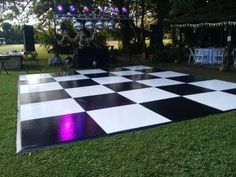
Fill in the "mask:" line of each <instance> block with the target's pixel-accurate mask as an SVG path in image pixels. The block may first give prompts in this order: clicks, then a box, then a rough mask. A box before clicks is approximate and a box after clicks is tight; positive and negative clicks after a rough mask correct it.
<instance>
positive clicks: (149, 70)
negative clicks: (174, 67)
mask: <svg viewBox="0 0 236 177" xmlns="http://www.w3.org/2000/svg"><path fill="white" fill-rule="evenodd" d="M136 71H139V72H143V73H155V72H163V71H166V70H164V69H158V68H153V69H140V70H136Z"/></svg>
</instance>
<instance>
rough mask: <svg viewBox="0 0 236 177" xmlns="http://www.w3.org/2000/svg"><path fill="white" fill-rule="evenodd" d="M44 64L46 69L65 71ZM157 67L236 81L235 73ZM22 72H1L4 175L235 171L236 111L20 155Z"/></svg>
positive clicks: (0, 169) (0, 172) (213, 175)
mask: <svg viewBox="0 0 236 177" xmlns="http://www.w3.org/2000/svg"><path fill="white" fill-rule="evenodd" d="M4 47H5V46H4ZM6 47H7V46H6ZM1 48H2V46H1ZM42 50H43V49H42ZM44 55H45V54H43V53H40V56H43V57H42V58H43V59H47V57H48V56H44ZM40 63H41V65H42V68H43V71H42V72H55V71H57V70H60V68H59V67H48V66H47V65H46V61H45V60H42V59H41V61H40ZM117 65H119V64H117ZM155 66H158V67H160V68H165V69H171V70H176V71H181V72H187V73H193V74H195V75H200V76H207V77H210V78H219V79H223V80H229V81H234V82H236V73H221V72H219V71H218V70H213V69H204V68H198V67H188V66H184V65H176V64H156V65H155ZM38 72H39V70H31V71H30V73H38ZM19 74H26V71H24V70H23V71H10V73H9V75H6V74H5V73H2V74H0V84H1V85H0V176H4V177H5V176H6V177H9V176H17V177H18V176H23V177H25V176H40V177H42V176H85V177H90V176H96V177H97V176H171V177H173V176H174V177H178V176H181V177H182V176H186V177H189V176H202V177H205V176H209V177H218V176H219V177H226V176H230V177H231V176H232V177H233V176H236V112H229V113H224V114H220V115H214V116H208V117H204V118H200V119H195V120H190V121H184V122H179V123H174V124H168V125H164V126H160V127H156V128H151V129H146V130H141V131H135V132H129V133H124V134H119V135H115V136H109V137H103V138H98V139H94V140H86V141H81V142H75V143H70V144H66V145H59V146H55V147H52V148H46V149H42V150H37V151H34V152H32V153H24V154H16V121H17V79H18V75H19ZM216 99H217V98H216Z"/></svg>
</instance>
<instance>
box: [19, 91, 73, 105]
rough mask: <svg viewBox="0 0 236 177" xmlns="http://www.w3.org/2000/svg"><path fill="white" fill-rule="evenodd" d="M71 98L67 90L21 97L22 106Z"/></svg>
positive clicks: (27, 94) (28, 94)
mask: <svg viewBox="0 0 236 177" xmlns="http://www.w3.org/2000/svg"><path fill="white" fill-rule="evenodd" d="M67 98H71V97H70V95H69V94H68V93H66V91H65V90H53V91H46V92H36V93H25V94H21V95H20V104H28V103H37V102H43V101H52V100H61V99H67Z"/></svg>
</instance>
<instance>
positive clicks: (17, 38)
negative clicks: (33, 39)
mask: <svg viewBox="0 0 236 177" xmlns="http://www.w3.org/2000/svg"><path fill="white" fill-rule="evenodd" d="M1 28H2V31H1V32H0V36H1V37H4V38H5V39H6V43H7V44H19V43H22V41H23V40H22V30H21V27H20V25H12V24H10V23H8V22H4V23H2V24H1Z"/></svg>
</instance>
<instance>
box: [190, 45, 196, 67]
mask: <svg viewBox="0 0 236 177" xmlns="http://www.w3.org/2000/svg"><path fill="white" fill-rule="evenodd" d="M189 52H190V53H189V57H188V63H189V64H190V63H191V59H193V62H194V63H195V60H196V56H195V54H194V52H193V50H192V49H191V48H189Z"/></svg>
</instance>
